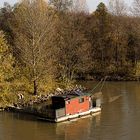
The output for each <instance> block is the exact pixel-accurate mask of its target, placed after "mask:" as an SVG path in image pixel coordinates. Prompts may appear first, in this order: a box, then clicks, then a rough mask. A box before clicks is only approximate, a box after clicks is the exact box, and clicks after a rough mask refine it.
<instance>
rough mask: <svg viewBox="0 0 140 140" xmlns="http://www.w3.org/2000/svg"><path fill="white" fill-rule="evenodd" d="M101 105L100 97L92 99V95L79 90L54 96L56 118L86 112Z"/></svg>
mask: <svg viewBox="0 0 140 140" xmlns="http://www.w3.org/2000/svg"><path fill="white" fill-rule="evenodd" d="M100 105H101V104H100V99H97V98H96V99H95V100H92V98H91V96H89V95H88V94H86V93H82V92H79V91H78V92H77V91H74V92H71V93H69V94H64V95H57V96H53V97H52V107H53V109H54V110H56V112H55V118H59V117H63V116H67V115H74V114H77V113H82V112H86V111H88V110H90V109H92V108H94V107H100Z"/></svg>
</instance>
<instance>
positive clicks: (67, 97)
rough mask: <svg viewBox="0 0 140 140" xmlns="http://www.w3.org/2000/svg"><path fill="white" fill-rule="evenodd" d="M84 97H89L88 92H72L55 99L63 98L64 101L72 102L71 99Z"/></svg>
mask: <svg viewBox="0 0 140 140" xmlns="http://www.w3.org/2000/svg"><path fill="white" fill-rule="evenodd" d="M82 96H88V93H86V92H82V91H71V92H68V93H64V94H60V95H57V96H53V97H54V98H59V97H60V98H63V99H64V100H70V99H74V98H78V97H82Z"/></svg>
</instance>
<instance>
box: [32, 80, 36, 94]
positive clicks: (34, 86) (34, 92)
mask: <svg viewBox="0 0 140 140" xmlns="http://www.w3.org/2000/svg"><path fill="white" fill-rule="evenodd" d="M33 93H34V95H37V83H36V80H34V92H33Z"/></svg>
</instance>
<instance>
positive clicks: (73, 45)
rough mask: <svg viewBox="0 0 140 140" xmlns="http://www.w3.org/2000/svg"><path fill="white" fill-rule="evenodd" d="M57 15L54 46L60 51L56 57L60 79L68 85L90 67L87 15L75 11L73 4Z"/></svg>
mask: <svg viewBox="0 0 140 140" xmlns="http://www.w3.org/2000/svg"><path fill="white" fill-rule="evenodd" d="M62 6H63V5H62ZM64 6H65V5H64ZM61 8H62V7H61ZM62 9H63V8H62ZM69 9H71V10H69ZM57 14H58V21H57V23H56V26H55V34H54V35H55V36H54V38H55V41H54V46H56V47H55V48H57V49H58V53H57V56H56V57H57V62H58V69H59V71H60V72H59V74H60V75H59V77H60V78H61V80H62V81H65V83H66V84H67V83H68V82H69V81H72V80H73V79H74V75H76V74H77V73H78V71H82V72H83V71H85V70H87V69H88V66H89V61H88V60H89V59H90V58H89V48H90V47H89V46H90V43H89V42H88V41H87V39H86V38H85V35H84V30H83V28H84V18H85V16H86V14H85V13H84V12H83V13H81V11H80V12H78V11H77V9H76V10H75V9H74V7H73V4H72V5H70V6H69V8H67V9H65V10H64V11H63V12H62V11H61V10H58V12H57Z"/></svg>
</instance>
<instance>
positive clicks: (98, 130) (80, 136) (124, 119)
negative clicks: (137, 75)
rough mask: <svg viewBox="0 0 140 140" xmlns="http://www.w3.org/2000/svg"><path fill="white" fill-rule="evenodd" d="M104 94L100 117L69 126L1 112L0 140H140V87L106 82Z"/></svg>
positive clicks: (86, 119) (98, 115) (69, 123)
mask: <svg viewBox="0 0 140 140" xmlns="http://www.w3.org/2000/svg"><path fill="white" fill-rule="evenodd" d="M82 84H83V85H85V86H87V87H88V88H92V87H93V85H94V83H93V82H92V81H90V82H83V83H82ZM102 92H103V99H104V100H103V105H102V112H101V113H100V114H97V115H96V116H87V117H85V118H81V119H76V120H73V121H70V122H64V123H59V124H53V123H48V122H41V121H36V119H35V118H34V117H33V116H30V115H25V114H18V113H6V112H1V113H0V140H140V83H139V82H107V83H106V84H105V86H104V88H103V91H102Z"/></svg>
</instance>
